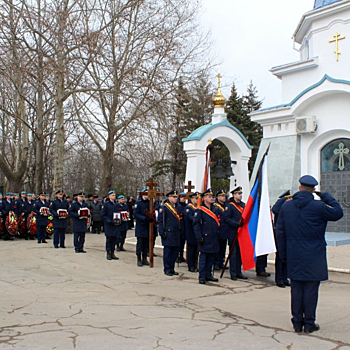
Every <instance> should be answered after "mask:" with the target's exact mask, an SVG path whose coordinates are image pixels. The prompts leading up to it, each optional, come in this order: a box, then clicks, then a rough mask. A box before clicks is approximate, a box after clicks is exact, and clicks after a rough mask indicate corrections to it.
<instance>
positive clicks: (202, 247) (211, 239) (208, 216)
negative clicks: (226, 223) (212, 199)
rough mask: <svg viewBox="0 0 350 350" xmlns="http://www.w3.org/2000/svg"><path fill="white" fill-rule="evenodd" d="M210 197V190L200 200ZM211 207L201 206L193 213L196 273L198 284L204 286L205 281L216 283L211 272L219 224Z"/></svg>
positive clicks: (216, 251) (216, 246)
mask: <svg viewBox="0 0 350 350" xmlns="http://www.w3.org/2000/svg"><path fill="white" fill-rule="evenodd" d="M207 195H211V196H212V191H211V189H208V190H206V191H205V192H203V193H202V198H203V197H205V196H207ZM212 209H213V205H212V206H211V208H209V207H207V206H206V205H205V204H204V200H203V202H202V204H201V205H200V206H199V207H198V209H197V210H196V211H195V213H194V220H193V221H194V225H193V226H194V234H195V236H196V240H197V242H198V250H199V252H200V256H199V263H198V272H199V283H201V284H204V283H205V282H206V281H212V282H218V279H216V278H214V277H213V274H212V270H213V265H214V259H215V254H217V253H218V251H219V229H220V222H219V219H218V217H217V216H216V214H215V213H214V211H213V210H212Z"/></svg>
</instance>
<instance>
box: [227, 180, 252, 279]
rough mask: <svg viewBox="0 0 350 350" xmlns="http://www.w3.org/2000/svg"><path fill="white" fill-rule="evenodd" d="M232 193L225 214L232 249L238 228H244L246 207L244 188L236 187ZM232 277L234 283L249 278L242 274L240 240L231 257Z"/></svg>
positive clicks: (235, 245)
mask: <svg viewBox="0 0 350 350" xmlns="http://www.w3.org/2000/svg"><path fill="white" fill-rule="evenodd" d="M231 193H232V197H231V198H230V200H229V203H228V204H227V207H226V209H225V213H224V220H225V222H226V223H227V225H228V232H229V239H228V244H229V246H230V247H231V246H232V244H233V241H234V239H235V237H236V235H237V230H238V228H239V227H242V226H243V221H242V213H243V209H244V207H245V203H244V202H243V201H242V194H243V192H242V187H241V186H238V187H236V188H235V189H234V190H232V191H231ZM230 275H231V280H233V281H236V280H237V278H239V279H244V280H246V279H247V277H246V276H244V275H243V274H242V259H241V252H240V248H239V243H238V239H237V240H236V242H235V244H234V247H233V250H232V253H231V256H230Z"/></svg>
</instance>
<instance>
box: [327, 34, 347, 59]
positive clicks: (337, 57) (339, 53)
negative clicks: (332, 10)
mask: <svg viewBox="0 0 350 350" xmlns="http://www.w3.org/2000/svg"><path fill="white" fill-rule="evenodd" d="M333 38H334V39H332V40H329V42H330V43H334V42H335V50H334V53H335V59H336V60H337V62H338V61H339V55H341V52H340V51H339V40H343V39H345V36H340V34H339V33H335V34H334V35H333Z"/></svg>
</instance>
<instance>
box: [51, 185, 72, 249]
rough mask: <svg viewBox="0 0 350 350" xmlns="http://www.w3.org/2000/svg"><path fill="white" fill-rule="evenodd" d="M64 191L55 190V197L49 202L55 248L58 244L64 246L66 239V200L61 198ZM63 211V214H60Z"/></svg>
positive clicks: (67, 206) (67, 207)
mask: <svg viewBox="0 0 350 350" xmlns="http://www.w3.org/2000/svg"><path fill="white" fill-rule="evenodd" d="M63 195H64V191H63V190H58V191H56V198H55V199H54V200H53V201H52V202H51V204H50V213H51V214H52V216H53V221H52V222H53V228H54V231H53V245H54V247H55V248H58V247H59V246H60V247H61V248H66V246H65V245H64V241H65V239H66V227H67V219H68V209H69V204H68V202H67V201H66V200H65V199H63ZM60 213H63V214H60Z"/></svg>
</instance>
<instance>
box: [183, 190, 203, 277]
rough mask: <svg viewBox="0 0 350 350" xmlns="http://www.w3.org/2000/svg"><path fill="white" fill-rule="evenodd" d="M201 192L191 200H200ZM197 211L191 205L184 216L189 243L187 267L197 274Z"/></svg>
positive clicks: (190, 196)
mask: <svg viewBox="0 0 350 350" xmlns="http://www.w3.org/2000/svg"><path fill="white" fill-rule="evenodd" d="M199 196H200V194H199V192H194V193H192V194H190V195H189V198H190V199H191V198H199ZM196 210H197V207H196V206H195V205H194V204H192V203H189V204H187V206H186V207H185V214H184V231H185V238H186V241H187V266H188V271H190V272H195V269H196V263H197V254H198V243H197V239H196V236H195V234H194V228H193V225H194V213H195V211H196Z"/></svg>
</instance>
